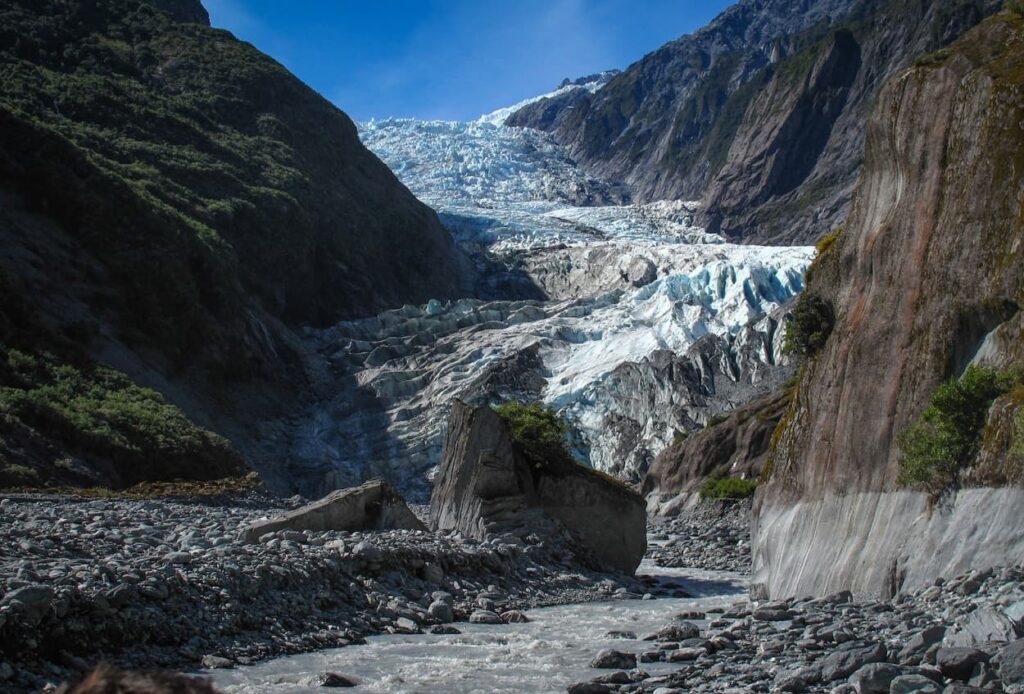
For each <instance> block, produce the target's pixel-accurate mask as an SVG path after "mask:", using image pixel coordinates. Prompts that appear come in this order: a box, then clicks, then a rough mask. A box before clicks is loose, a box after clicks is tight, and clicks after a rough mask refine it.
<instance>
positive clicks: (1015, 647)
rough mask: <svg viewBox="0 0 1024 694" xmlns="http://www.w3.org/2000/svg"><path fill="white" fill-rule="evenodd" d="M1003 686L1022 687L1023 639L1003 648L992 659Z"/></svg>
mask: <svg viewBox="0 0 1024 694" xmlns="http://www.w3.org/2000/svg"><path fill="white" fill-rule="evenodd" d="M992 665H993V666H994V667H995V670H996V673H998V675H999V679H1000V680H1002V682H1003V684H1004V685H1008V686H1009V685H1014V686H1020V685H1024V639H1018V640H1016V641H1013V642H1012V643H1009V644H1007V645H1005V646H1003V647H1002V648H1001V649H1000V650H999V652H998V653H996V655H995V657H994V658H993V659H992Z"/></svg>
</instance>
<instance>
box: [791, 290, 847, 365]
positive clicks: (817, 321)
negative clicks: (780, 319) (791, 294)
mask: <svg viewBox="0 0 1024 694" xmlns="http://www.w3.org/2000/svg"><path fill="white" fill-rule="evenodd" d="M834 325H835V316H834V315H833V313H832V306H831V305H830V304H829V303H828V302H827V301H825V300H824V299H822V298H821V297H820V296H818V295H816V294H812V293H810V292H804V293H803V294H801V295H800V298H799V299H797V301H796V306H794V307H793V312H792V313H791V314H790V316H789V320H788V321H787V322H786V335H785V340H784V342H783V347H782V350H783V352H785V353H786V354H796V355H797V356H800V357H804V358H806V357H811V356H814V355H815V354H817V353H818V352H819V351H820V350H821V348H822V347H824V346H825V342H826V341H827V340H828V337H829V335H831V334H832V328H833V327H834Z"/></svg>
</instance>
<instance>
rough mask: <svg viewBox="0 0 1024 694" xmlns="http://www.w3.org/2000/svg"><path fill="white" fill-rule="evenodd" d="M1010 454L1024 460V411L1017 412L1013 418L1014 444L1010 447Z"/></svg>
mask: <svg viewBox="0 0 1024 694" xmlns="http://www.w3.org/2000/svg"><path fill="white" fill-rule="evenodd" d="M1010 453H1011V454H1013V455H1014V456H1016V457H1018V458H1024V409H1020V410H1017V414H1015V415H1014V417H1013V442H1012V443H1011V445H1010Z"/></svg>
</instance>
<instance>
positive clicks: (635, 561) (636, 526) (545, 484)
mask: <svg viewBox="0 0 1024 694" xmlns="http://www.w3.org/2000/svg"><path fill="white" fill-rule="evenodd" d="M430 525H431V527H432V528H433V529H435V530H458V531H459V532H461V533H462V534H463V535H464V536H466V537H471V538H475V539H484V538H486V537H487V536H488V535H490V534H494V535H501V534H506V533H509V534H513V535H518V536H520V537H527V536H528V535H531V534H537V535H540V536H546V537H549V538H551V539H557V538H559V537H561V535H562V534H563V533H564V531H565V530H568V531H570V532H571V533H572V536H573V538H574V539H575V540H576V541H578V542H580V543H581V544H582V546H583V547H584V548H586V551H587V552H589V553H590V554H592V556H593V557H595V558H596V559H597V560H598V562H599V563H600V564H603V565H606V566H609V567H612V568H614V569H617V570H619V571H625V572H628V573H633V571H635V570H636V567H637V566H638V565H639V564H640V560H641V559H642V558H643V556H644V551H645V550H646V547H647V537H646V529H647V519H646V513H645V511H644V504H643V500H642V499H641V498H640V496H639V495H638V494H636V493H635V492H633V491H632V490H630V489H629V488H628V487H626V486H625V485H623V484H622V483H621V482H618V481H616V480H614V479H613V478H610V477H607V476H604V475H602V474H600V473H598V472H596V471H594V470H590V469H588V468H585V467H583V466H582V465H580V464H579V463H576V462H575V461H573V460H571V459H570V458H569V457H568V455H567V454H566V455H561V456H559V455H549V456H546V457H544V458H543V459H528V457H527V455H526V454H525V453H524V451H523V450H522V449H521V448H520V447H519V446H518V445H517V443H516V442H515V441H514V440H513V438H512V435H511V434H510V432H509V427H508V425H507V424H506V422H505V421H504V420H503V419H502V417H500V416H499V415H498V414H497V413H496V412H495V411H494V410H492V409H491V408H490V407H487V406H484V407H479V408H474V407H470V406H468V405H465V404H463V403H461V402H455V403H454V405H453V406H452V414H451V418H450V420H449V423H448V434H447V437H446V439H445V452H444V460H443V461H442V463H441V468H440V472H439V474H438V477H437V479H436V481H435V486H434V493H433V496H432V497H431V500H430Z"/></svg>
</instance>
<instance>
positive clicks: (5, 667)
mask: <svg viewBox="0 0 1024 694" xmlns="http://www.w3.org/2000/svg"><path fill="white" fill-rule="evenodd" d="M12 677H14V668H12V667H11V666H10V664H8V663H0V682H6V681H7V680H9V679H11V678H12Z"/></svg>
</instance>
